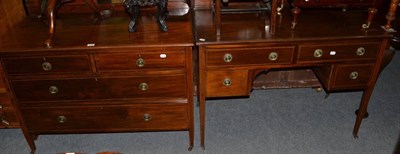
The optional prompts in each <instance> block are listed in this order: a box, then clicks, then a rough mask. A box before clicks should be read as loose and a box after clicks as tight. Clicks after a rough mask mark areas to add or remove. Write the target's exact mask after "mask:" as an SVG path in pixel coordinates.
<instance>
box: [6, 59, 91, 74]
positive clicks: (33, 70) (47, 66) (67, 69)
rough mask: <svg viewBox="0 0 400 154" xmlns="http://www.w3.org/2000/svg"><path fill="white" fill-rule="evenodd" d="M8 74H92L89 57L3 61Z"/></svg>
mask: <svg viewBox="0 0 400 154" xmlns="http://www.w3.org/2000/svg"><path fill="white" fill-rule="evenodd" d="M3 64H4V68H5V71H6V72H7V73H8V74H43V73H82V72H90V71H91V66H90V59H89V56H87V55H76V56H62V57H45V56H44V57H29V58H6V59H3Z"/></svg>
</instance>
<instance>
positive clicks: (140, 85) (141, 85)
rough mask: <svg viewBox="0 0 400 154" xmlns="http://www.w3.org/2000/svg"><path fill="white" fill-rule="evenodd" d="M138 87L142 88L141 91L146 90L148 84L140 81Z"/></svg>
mask: <svg viewBox="0 0 400 154" xmlns="http://www.w3.org/2000/svg"><path fill="white" fill-rule="evenodd" d="M139 89H140V90H143V91H146V90H147V89H149V85H148V84H147V83H144V82H143V83H140V84H139Z"/></svg>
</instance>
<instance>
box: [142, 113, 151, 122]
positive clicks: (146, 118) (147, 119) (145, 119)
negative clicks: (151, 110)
mask: <svg viewBox="0 0 400 154" xmlns="http://www.w3.org/2000/svg"><path fill="white" fill-rule="evenodd" d="M143 120H144V121H146V122H147V121H150V120H151V115H150V114H148V113H146V114H144V115H143Z"/></svg>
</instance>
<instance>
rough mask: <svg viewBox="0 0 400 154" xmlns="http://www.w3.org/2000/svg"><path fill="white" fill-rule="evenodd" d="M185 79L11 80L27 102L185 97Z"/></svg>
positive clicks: (154, 77) (18, 93)
mask: <svg viewBox="0 0 400 154" xmlns="http://www.w3.org/2000/svg"><path fill="white" fill-rule="evenodd" d="M185 81H186V78H185V76H184V75H175V76H142V77H113V78H84V79H57V80H26V81H11V82H10V84H11V87H12V89H13V91H14V94H15V96H16V99H17V100H18V101H19V102H20V103H23V102H27V101H56V100H90V99H114V98H115V99H118V98H149V97H153V98H154V97H157V98H161V97H163V98H166V97H168V98H175V97H179V98H184V97H186V82H185ZM60 103H61V102H60Z"/></svg>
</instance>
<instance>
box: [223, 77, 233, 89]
mask: <svg viewBox="0 0 400 154" xmlns="http://www.w3.org/2000/svg"><path fill="white" fill-rule="evenodd" d="M222 84H224V86H227V87H228V86H230V85H231V84H232V81H231V79H229V78H226V79H224V81H223V82H222Z"/></svg>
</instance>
